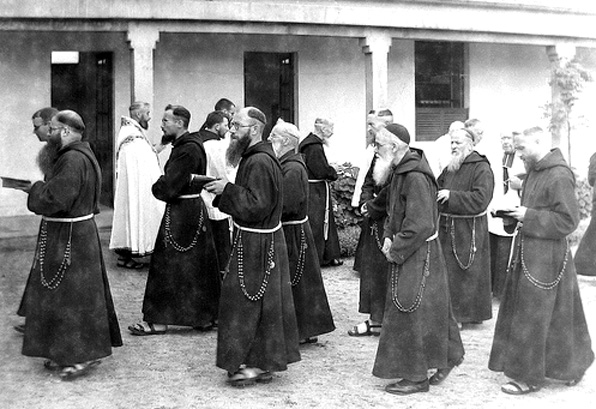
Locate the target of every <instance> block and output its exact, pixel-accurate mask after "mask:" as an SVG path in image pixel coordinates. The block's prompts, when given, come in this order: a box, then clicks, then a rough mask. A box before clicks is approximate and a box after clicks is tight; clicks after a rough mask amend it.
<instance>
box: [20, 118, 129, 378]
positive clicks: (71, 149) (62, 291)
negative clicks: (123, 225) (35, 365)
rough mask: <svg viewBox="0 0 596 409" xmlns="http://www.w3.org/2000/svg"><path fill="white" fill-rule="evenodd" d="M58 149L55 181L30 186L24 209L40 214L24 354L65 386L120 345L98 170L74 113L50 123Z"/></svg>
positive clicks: (80, 123)
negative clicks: (102, 233) (100, 223)
mask: <svg viewBox="0 0 596 409" xmlns="http://www.w3.org/2000/svg"><path fill="white" fill-rule="evenodd" d="M49 131H50V139H51V140H52V143H55V144H57V145H59V146H60V150H59V151H58V156H57V158H56V160H55V162H54V167H53V169H52V171H51V176H49V177H47V178H46V180H45V181H43V182H41V181H40V182H36V183H35V184H33V185H32V186H31V187H30V188H27V189H24V190H25V191H28V192H29V198H28V201H27V207H28V208H29V210H31V211H32V212H34V213H36V214H41V215H42V216H43V219H42V222H41V227H40V230H39V237H38V244H37V250H36V256H35V260H34V262H33V267H32V269H31V280H30V283H29V286H28V288H27V292H26V294H27V295H26V299H25V307H26V313H27V321H26V324H25V337H24V340H23V355H27V356H32V357H44V358H47V359H48V360H47V361H45V363H44V366H45V368H46V369H48V370H53V371H56V370H57V371H59V374H60V376H61V377H62V379H63V380H70V379H74V378H77V377H79V376H82V375H84V374H86V373H88V372H89V370H90V369H91V368H93V367H95V366H96V365H97V364H99V362H100V361H99V359H100V358H104V357H106V356H109V355H111V354H112V347H117V346H121V345H122V338H121V336H120V328H119V326H118V319H117V317H116V312H115V310H114V303H113V301H112V295H111V293H110V286H109V283H108V276H107V274H106V268H105V264H104V261H103V256H102V252H101V243H100V240H99V233H98V231H97V225H96V224H95V219H94V215H95V214H97V213H99V196H100V192H101V170H100V168H99V164H98V163H97V159H96V158H95V155H93V152H92V151H91V148H90V147H89V144H88V143H87V142H82V141H81V139H82V137H83V132H84V131H85V124H84V123H83V120H82V119H81V117H80V116H79V115H78V114H77V113H76V112H74V111H60V112H58V113H57V114H56V115H55V116H54V118H53V119H52V121H51V125H50V129H49Z"/></svg>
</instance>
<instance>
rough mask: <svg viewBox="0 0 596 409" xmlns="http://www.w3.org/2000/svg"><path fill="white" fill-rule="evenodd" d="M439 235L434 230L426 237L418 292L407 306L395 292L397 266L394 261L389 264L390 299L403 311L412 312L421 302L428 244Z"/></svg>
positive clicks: (427, 261)
mask: <svg viewBox="0 0 596 409" xmlns="http://www.w3.org/2000/svg"><path fill="white" fill-rule="evenodd" d="M437 237H439V232H438V231H435V232H434V233H433V235H432V236H430V237H429V238H427V239H426V258H425V259H424V266H423V268H422V279H421V280H420V286H419V287H418V293H417V294H416V298H415V299H414V302H413V303H412V305H410V306H409V307H407V308H406V307H404V306H403V304H402V303H401V302H400V301H399V298H398V294H397V285H398V283H399V266H398V265H397V264H395V263H392V264H391V301H392V302H393V305H395V308H397V309H398V310H399V311H401V312H404V313H412V312H414V311H416V310H417V309H418V308H419V307H420V304H422V295H423V294H424V289H425V288H426V280H427V278H428V276H429V275H430V244H431V242H432V241H433V240H435V239H436V238H437Z"/></svg>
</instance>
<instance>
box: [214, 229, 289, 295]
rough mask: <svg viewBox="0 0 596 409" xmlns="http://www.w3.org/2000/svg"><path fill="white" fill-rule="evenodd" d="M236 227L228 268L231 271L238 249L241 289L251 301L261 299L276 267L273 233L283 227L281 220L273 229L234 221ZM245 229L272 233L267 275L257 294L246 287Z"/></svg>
mask: <svg viewBox="0 0 596 409" xmlns="http://www.w3.org/2000/svg"><path fill="white" fill-rule="evenodd" d="M234 227H236V228H237V229H238V231H237V233H236V238H235V239H234V244H233V245H232V251H231V252H230V259H229V261H228V268H227V269H226V270H227V271H229V266H230V262H231V261H232V257H233V254H234V251H236V255H237V256H238V281H239V283H240V289H241V290H242V293H243V294H244V296H245V297H246V298H248V299H249V300H250V301H259V300H260V299H261V298H263V297H264V296H265V291H266V290H267V285H268V284H269V276H270V275H271V270H272V269H273V268H274V267H275V262H274V261H273V257H274V255H275V235H274V234H273V233H275V232H276V231H278V230H279V229H281V222H279V224H278V225H277V226H275V227H274V228H272V229H256V228H251V227H244V226H240V225H239V224H238V223H236V222H234ZM244 231H246V232H249V233H257V234H271V244H270V245H269V250H268V252H267V265H266V266H265V276H264V277H263V281H261V285H260V287H259V290H258V291H257V292H256V294H249V292H248V290H247V289H246V279H245V277H244V246H243V245H242V232H244Z"/></svg>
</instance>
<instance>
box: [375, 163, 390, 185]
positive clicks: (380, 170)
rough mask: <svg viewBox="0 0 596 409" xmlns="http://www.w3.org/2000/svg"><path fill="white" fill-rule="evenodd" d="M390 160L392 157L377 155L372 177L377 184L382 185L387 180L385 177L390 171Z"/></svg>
mask: <svg viewBox="0 0 596 409" xmlns="http://www.w3.org/2000/svg"><path fill="white" fill-rule="evenodd" d="M391 162H392V159H389V160H387V159H384V158H382V157H380V156H377V160H376V162H375V167H374V168H373V179H374V181H375V183H376V184H377V186H382V185H384V184H385V182H387V178H388V177H389V173H390V172H391Z"/></svg>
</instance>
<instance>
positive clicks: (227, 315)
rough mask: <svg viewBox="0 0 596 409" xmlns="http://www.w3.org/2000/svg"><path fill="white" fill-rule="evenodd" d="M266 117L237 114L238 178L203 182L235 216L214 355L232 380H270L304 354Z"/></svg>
mask: <svg viewBox="0 0 596 409" xmlns="http://www.w3.org/2000/svg"><path fill="white" fill-rule="evenodd" d="M266 123H267V118H266V117H265V114H263V112H262V111H261V110H259V109H257V108H254V107H245V108H242V109H241V110H240V111H238V112H236V113H235V114H234V119H233V121H232V124H231V126H230V133H231V138H232V141H231V143H230V146H229V147H228V150H227V151H226V159H227V161H228V162H230V163H237V162H239V166H238V173H237V175H236V180H235V182H234V183H231V182H228V181H227V180H216V181H214V182H210V183H208V184H207V185H206V186H205V188H206V189H207V190H208V191H209V192H211V193H214V194H216V195H217V196H218V197H216V198H215V200H214V202H213V204H214V205H215V206H217V207H218V208H219V209H220V210H221V211H223V212H225V213H227V214H229V215H231V216H232V218H233V221H234V241H233V245H232V253H231V256H230V263H229V266H230V267H229V271H228V272H227V274H226V276H225V278H224V280H223V284H222V296H221V302H220V307H219V328H218V331H217V358H216V365H217V366H218V367H219V368H222V369H225V370H226V371H228V382H229V383H230V384H231V385H232V386H245V385H253V384H255V383H257V382H258V383H266V382H270V381H271V380H272V379H273V375H272V373H271V372H274V371H285V370H286V369H287V366H288V364H290V363H292V362H297V361H299V360H300V351H299V348H298V341H299V340H298V327H297V324H296V312H295V308H294V301H293V297H292V288H291V284H290V272H289V266H288V252H287V249H286V240H285V237H284V232H283V229H282V225H281V216H282V211H283V193H284V192H283V190H284V189H283V187H284V186H283V174H282V170H281V166H280V164H279V161H278V160H277V157H276V156H275V153H274V152H273V148H272V147H271V144H269V143H266V142H264V141H263V140H262V136H263V129H264V128H265V124H266Z"/></svg>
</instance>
